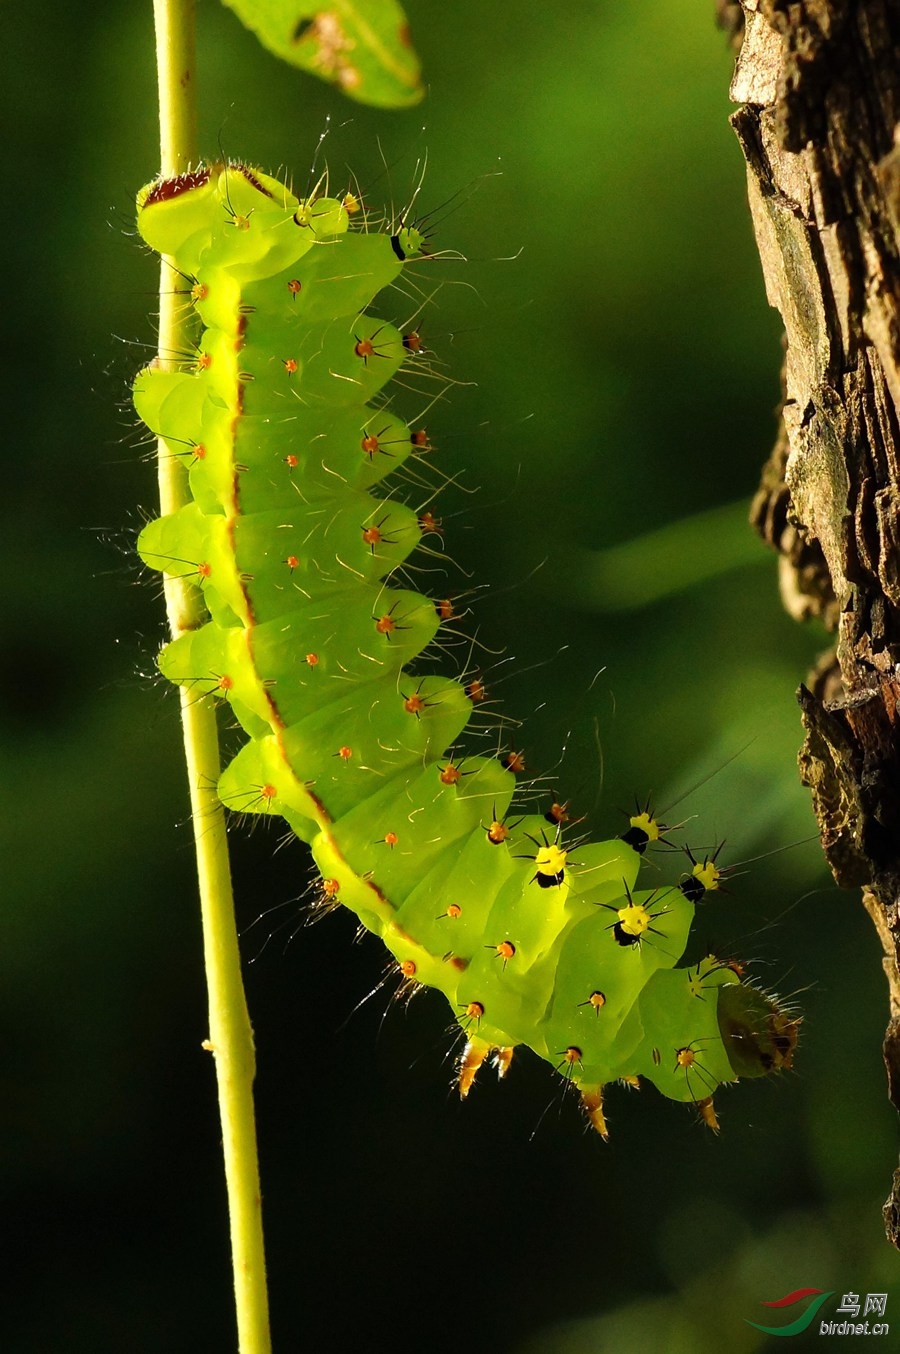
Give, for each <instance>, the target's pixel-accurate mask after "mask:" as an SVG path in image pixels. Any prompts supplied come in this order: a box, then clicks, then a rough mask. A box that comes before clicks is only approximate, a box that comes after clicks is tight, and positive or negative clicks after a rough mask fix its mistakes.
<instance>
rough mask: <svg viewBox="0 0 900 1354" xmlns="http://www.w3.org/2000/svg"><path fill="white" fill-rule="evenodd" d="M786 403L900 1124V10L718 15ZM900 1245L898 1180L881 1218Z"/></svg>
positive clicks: (783, 513) (794, 597) (790, 579)
mask: <svg viewBox="0 0 900 1354" xmlns="http://www.w3.org/2000/svg"><path fill="white" fill-rule="evenodd" d="M717 8H718V10H719V15H720V19H721V20H722V22H723V23H724V24H725V25H726V26H727V27H728V28H729V31H730V32H731V34H732V37H733V41H734V43H735V45H736V46H737V45H739V46H740V50H739V53H738V58H737V65H736V69H735V75H734V80H733V82H732V86H731V96H732V98H733V100H734V101H735V103H738V104H740V105H741V107H740V108H739V109H738V111H737V112H736V113H735V114H734V115H733V116H732V123H733V126H734V129H735V131H736V133H737V136H738V140H739V141H740V144H741V148H742V150H743V152H744V156H745V159H746V161H747V182H748V191H749V198H750V209H751V212H752V216H753V225H754V229H755V232H756V239H757V244H758V246H759V254H760V259H761V262H762V267H763V274H764V277H765V283H766V292H767V295H768V299H769V302H770V304H771V305H773V306H775V307H777V309H778V310H779V311H780V313H781V317H782V319H783V321H784V327H785V357H784V368H783V404H782V409H781V419H780V427H779V431H778V436H777V439H776V443H775V447H774V450H773V451H772V454H771V457H770V459H769V462H768V464H767V465H766V467H765V470H764V472H763V478H762V484H761V486H760V489H759V491H758V493H757V496H756V499H755V501H754V504H753V513H752V517H753V521H754V524H755V525H756V527H757V529H758V530H759V531H760V533H761V534H762V535H763V537H764V538H765V539H766V540H767V541H769V542H770V543H771V544H772V545H773V546H774V548H775V549H776V550H777V551H778V552H779V554H780V557H781V559H780V567H781V589H782V596H783V599H784V603H785V606H786V607H787V609H788V611H789V612H790V613H791V614H792V615H793V616H795V617H796V618H797V619H803V618H806V617H809V616H817V617H819V618H820V619H821V620H822V621H824V623H825V624H826V626H827V627H828V628H829V629H830V630H831V631H832V632H833V633H834V637H835V641H834V648H833V650H831V651H830V653H829V654H827V655H825V657H824V658H823V660H822V661H821V662H820V664H819V665H818V667H817V669H816V671H815V672H814V673H813V674H812V676H811V678H810V679H809V685H808V687H807V686H802V687H801V688H800V691H799V700H800V706H801V710H802V716H803V724H804V728H805V730H806V740H805V742H804V745H803V748H802V751H801V752H800V759H799V760H800V772H801V778H802V780H803V781H804V783H805V784H807V785H808V786H809V787H810V789H811V790H812V795H813V802H814V806H815V811H816V816H817V819H818V822H819V829H820V832H821V837H822V845H823V848H824V851H825V855H826V857H827V859H828V863H829V865H830V866H831V869H832V872H833V874H834V877H835V879H836V881H837V882H838V884H840V885H842V886H844V887H847V888H858V887H861V888H862V890H863V901H864V904H865V906H866V908H867V910H868V912H869V914H870V915H871V917H872V920H873V922H874V923H875V926H876V928H877V930H878V934H879V936H880V938H881V942H882V945H883V947H884V954H885V958H884V968H885V972H886V974H887V979H888V986H889V995H890V1020H889V1024H888V1028H887V1033H886V1036H885V1042H884V1060H885V1065H886V1068H887V1074H888V1092H889V1095H890V1098H891V1100H892V1102H893V1104H894V1105H895V1106H896V1107H897V1108H898V1109H900V241H898V230H900V0H741V5H740V8H741V9H742V10H743V25H742V24H741V22H740V20H741V16H740V14H739V13H738V6H737V4H736V3H734V0H717ZM884 1218H885V1226H886V1228H887V1234H888V1237H889V1239H890V1240H891V1241H892V1242H893V1244H894V1245H895V1246H898V1247H900V1169H898V1170H897V1171H896V1172H895V1175H894V1183H893V1188H892V1191H891V1194H890V1197H889V1198H888V1200H887V1203H886V1204H885V1208H884Z"/></svg>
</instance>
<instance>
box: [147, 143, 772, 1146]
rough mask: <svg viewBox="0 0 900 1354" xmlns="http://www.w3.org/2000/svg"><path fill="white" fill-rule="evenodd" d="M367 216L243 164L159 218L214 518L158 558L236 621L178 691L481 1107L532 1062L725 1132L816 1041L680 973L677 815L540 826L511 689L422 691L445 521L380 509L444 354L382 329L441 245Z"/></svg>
mask: <svg viewBox="0 0 900 1354" xmlns="http://www.w3.org/2000/svg"><path fill="white" fill-rule="evenodd" d="M358 206H359V204H358V202H357V201H356V199H355V198H353V197H352V196H351V195H348V197H347V198H345V199H344V200H343V201H338V200H336V199H333V198H329V197H327V196H318V195H317V194H315V193H314V194H313V195H312V196H311V197H309V198H307V199H298V198H297V197H295V196H294V194H293V193H292V192H291V191H290V189H289V188H287V187H286V186H285V185H284V184H283V183H280V182H278V181H277V180H275V179H273V178H270V177H268V176H267V175H265V174H263V173H261V172H259V171H258V170H255V169H249V168H247V167H246V166H245V165H241V164H230V165H222V164H217V165H214V166H212V167H210V168H204V167H201V168H199V169H197V170H196V171H193V172H191V173H189V174H184V175H181V176H179V177H177V178H170V179H160V180H156V181H154V182H153V183H151V184H149V185H148V186H147V187H145V188H144V189H143V190H142V191H141V193H140V194H139V195H138V225H139V229H140V232H141V234H142V236H143V237H144V239H145V240H146V241H147V242H148V244H149V245H151V246H152V248H153V249H155V250H157V251H158V252H159V253H161V254H164V255H167V256H168V257H169V258H170V260H171V262H172V264H173V267H174V268H175V269H176V270H177V271H178V272H179V273H180V274H181V275H182V276H183V277H185V278H186V279H188V283H187V288H186V290H187V291H188V292H189V298H190V303H191V304H193V306H194V307H195V309H196V312H197V315H198V316H199V319H200V321H201V323H202V326H203V329H202V334H201V335H200V337H199V342H198V347H197V350H196V352H195V353H192V354H190V355H187V356H186V357H185V360H184V363H183V369H182V370H180V371H176V372H173V371H163V370H160V369H159V368H158V367H155V366H153V365H151V366H149V367H147V368H146V369H145V370H143V371H142V372H140V374H139V375H138V377H137V380H136V382H135V386H134V402H135V406H136V408H137V411H138V413H139V415H140V417H141V418H142V419H143V421H144V422H145V423H146V424H147V425H148V427H149V428H150V429H151V430H152V431H153V432H154V433H156V434H157V435H158V436H160V437H162V438H163V439H164V440H165V442H166V444H167V446H168V449H169V451H170V452H171V454H172V455H174V456H178V457H181V458H182V459H183V460H184V461H185V462H187V463H188V464H189V465H190V484H191V492H192V495H193V502H191V503H190V504H189V505H188V506H186V507H184V508H182V509H181V510H180V511H178V512H176V513H174V514H172V515H171V516H167V517H163V518H160V519H158V520H156V521H153V522H150V523H149V524H148V525H147V526H146V528H145V529H144V531H143V532H142V533H141V537H140V542H139V551H140V554H141V556H142V558H143V559H144V561H145V562H146V563H147V564H149V565H150V566H152V567H153V568H155V569H159V570H163V571H165V572H166V573H168V574H172V575H177V576H188V577H191V578H193V579H194V580H196V581H197V582H199V584H200V585H201V587H202V589H203V593H204V597H205V601H206V605H207V608H208V610H209V614H210V617H211V619H210V620H209V622H208V623H207V624H205V625H203V626H202V628H201V629H199V630H197V631H195V632H192V633H190V634H187V635H184V636H182V637H181V638H179V639H178V640H176V641H175V642H174V643H171V644H169V645H168V647H167V648H165V649H164V650H163V653H162V655H161V657H160V668H161V670H162V671H163V673H164V674H165V675H166V676H167V677H168V678H169V679H170V680H171V681H173V682H177V683H182V684H187V685H190V686H191V687H192V688H193V689H195V690H197V691H198V692H201V693H214V694H216V695H218V696H221V697H222V698H223V699H225V700H227V701H228V703H229V705H230V707H231V710H232V712H233V714H234V715H235V716H236V718H237V719H238V720H239V722H240V724H241V725H242V726H243V728H244V729H245V730H246V732H247V734H248V735H249V740H248V742H247V743H246V745H245V746H244V747H243V748H242V750H241V751H240V752H239V753H238V755H237V756H236V757H235V758H234V760H233V761H232V762H231V764H230V765H229V766H228V767H227V768H226V769H225V771H224V772H223V774H222V776H221V779H220V782H219V793H220V796H221V798H222V800H223V802H224V803H225V804H226V805H228V806H229V807H231V808H233V809H236V810H239V811H242V812H255V813H265V814H279V815H281V816H282V817H283V818H285V819H286V820H287V822H288V823H289V824H290V826H291V828H292V829H293V830H294V832H295V833H296V834H297V836H298V837H300V838H302V839H303V840H304V841H306V842H308V843H309V845H310V847H311V850H312V855H313V858H314V860H315V862H316V865H317V867H318V869H319V872H320V884H319V889H320V892H321V897H322V899H323V901H325V902H326V903H328V904H332V903H338V902H339V903H342V904H343V905H345V906H346V907H349V908H351V909H352V910H353V912H354V913H355V914H356V915H357V917H358V918H359V920H360V921H361V922H362V924H363V925H364V926H365V927H367V928H368V929H369V930H370V931H373V932H375V933H376V934H377V935H379V936H380V937H381V938H382V940H383V941H384V943H385V945H386V946H387V948H388V950H389V951H390V953H391V955H392V956H393V962H394V965H395V968H396V972H397V974H398V978H399V982H400V983H401V985H403V986H405V987H406V988H408V989H413V988H416V987H418V986H420V985H421V986H426V987H435V988H438V989H439V990H440V991H441V992H443V993H444V995H445V996H446V998H447V1000H448V1001H449V1002H450V1005H451V1007H452V1009H453V1012H454V1015H455V1017H456V1019H457V1021H458V1022H459V1024H460V1026H461V1027H462V1029H463V1030H464V1031H465V1035H466V1044H465V1051H464V1053H463V1054H462V1057H461V1059H460V1064H459V1088H460V1091H461V1093H462V1094H463V1095H465V1094H466V1093H467V1092H468V1090H469V1088H470V1086H471V1083H472V1080H473V1077H474V1075H475V1073H476V1072H477V1070H478V1068H479V1066H480V1065H481V1064H482V1062H483V1061H484V1060H485V1058H486V1057H487V1056H488V1055H492V1056H493V1059H494V1061H495V1062H496V1064H497V1067H498V1069H499V1071H500V1074H501V1075H502V1074H503V1073H504V1072H505V1071H506V1068H507V1067H508V1065H509V1060H510V1058H511V1056H512V1051H513V1049H514V1047H515V1046H516V1045H517V1044H527V1045H528V1046H529V1047H530V1048H532V1049H533V1050H534V1051H535V1052H536V1053H537V1054H538V1055H539V1056H540V1057H542V1058H544V1059H545V1060H546V1061H547V1062H549V1063H550V1064H551V1066H553V1067H554V1068H555V1069H556V1070H557V1071H558V1072H560V1073H561V1074H562V1075H563V1076H564V1077H565V1078H566V1079H567V1080H568V1081H569V1082H571V1083H573V1084H574V1085H575V1086H577V1087H578V1088H579V1090H580V1092H581V1097H582V1102H583V1105H584V1107H585V1109H586V1112H587V1114H588V1117H589V1119H590V1121H591V1122H592V1123H593V1125H594V1127H595V1128H596V1129H597V1130H598V1131H599V1132H600V1133H601V1134H603V1135H604V1136H606V1122H605V1118H604V1114H603V1107H602V1090H603V1086H604V1084H605V1083H608V1082H611V1081H616V1080H620V1081H625V1082H630V1083H635V1082H636V1081H637V1079H638V1078H639V1077H645V1078H646V1079H648V1080H649V1081H652V1082H653V1083H654V1084H655V1085H656V1086H657V1087H658V1088H659V1090H660V1091H661V1092H662V1093H663V1094H664V1095H666V1096H669V1097H671V1098H672V1099H673V1100H678V1101H683V1102H692V1103H694V1104H696V1105H697V1106H699V1108H700V1111H701V1114H702V1116H703V1118H704V1119H705V1120H706V1122H707V1123H708V1124H710V1126H712V1127H716V1116H715V1111H714V1109H713V1105H712V1092H713V1090H714V1089H715V1088H716V1087H717V1086H718V1085H719V1084H720V1083H722V1082H731V1081H736V1080H737V1078H738V1076H761V1075H763V1074H764V1073H766V1072H768V1071H770V1070H772V1069H777V1068H780V1067H786V1066H789V1065H790V1061H791V1056H792V1052H793V1048H794V1044H795V1042H796V1032H797V1025H798V1021H797V1020H796V1019H793V1018H791V1016H790V1015H789V1014H788V1013H786V1012H785V1011H784V1010H783V1009H782V1008H781V1007H780V1006H779V1005H778V1003H777V1001H776V1000H775V998H773V997H771V996H770V995H768V994H766V993H763V992H761V991H760V990H759V989H757V988H755V987H753V986H751V985H749V984H747V983H746V982H744V981H743V980H742V971H741V966H740V965H737V964H731V963H722V962H719V960H717V959H716V958H715V957H714V956H712V955H709V956H707V957H706V958H704V959H702V960H701V961H700V963H699V964H695V965H693V966H692V967H681V968H676V967H675V965H676V963H677V962H678V960H679V958H680V957H681V956H682V955H683V953H684V950H685V947H686V944H687V940H688V933H689V930H690V926H691V921H692V919H693V915H694V908H695V905H696V904H697V903H698V902H699V901H700V900H701V899H702V897H703V896H704V894H705V893H706V892H707V891H709V890H713V889H715V888H716V887H717V886H718V883H719V878H720V871H719V869H718V867H717V866H716V864H715V860H714V858H713V859H710V858H706V859H703V860H700V861H696V860H694V858H693V857H690V861H691V868H690V870H688V871H687V872H686V873H685V874H684V876H683V878H682V879H681V881H680V883H677V884H675V885H673V886H671V887H665V888H657V889H653V890H646V889H644V890H637V889H636V883H637V876H638V871H639V867H640V865H641V859H642V855H643V853H644V850H645V848H646V847H647V845H648V844H649V843H651V842H653V841H656V840H657V839H659V838H660V837H661V836H662V833H663V832H664V831H665V829H664V828H663V827H662V825H661V824H659V823H657V822H656V820H655V819H654V818H653V816H652V815H651V814H650V812H649V810H648V811H644V812H637V813H636V814H635V815H634V817H633V818H632V819H631V823H630V825H629V828H628V831H627V832H626V833H625V834H624V835H623V836H622V837H620V838H617V839H615V840H611V841H602V842H589V841H584V840H579V839H578V838H577V837H572V832H573V828H574V825H572V824H570V825H569V826H567V823H568V814H567V812H566V808H565V806H562V805H559V804H555V805H553V806H551V807H550V808H549V809H548V811H547V813H546V814H544V815H542V814H537V813H535V812H533V811H529V806H528V805H527V804H525V805H523V806H521V807H518V806H516V804H517V801H516V785H515V772H516V771H517V770H521V769H522V767H523V762H522V759H521V756H520V755H519V754H517V753H512V754H510V755H509V756H508V757H507V758H506V764H504V762H503V761H502V760H501V759H500V758H499V757H497V758H495V757H487V756H483V755H476V754H470V753H468V752H466V750H465V744H464V743H463V742H461V739H462V738H463V735H464V730H465V729H466V726H467V724H469V722H470V720H471V719H472V715H473V710H474V708H475V707H476V705H477V704H478V703H479V700H480V699H482V698H483V696H484V694H485V693H484V687H483V683H482V681H481V679H480V678H477V677H476V678H475V679H473V680H469V681H468V682H467V681H465V679H464V680H463V681H462V682H458V681H454V680H451V679H448V678H444V677H438V676H434V675H430V674H426V675H419V674H418V673H416V672H415V671H414V670H413V669H412V665H414V663H415V660H416V659H417V657H418V656H420V655H422V654H423V652H424V651H425V650H427V649H428V647H429V645H431V644H432V643H433V642H434V641H435V639H436V637H437V636H439V634H440V631H441V627H442V625H444V624H445V623H446V621H447V619H448V617H449V616H450V615H452V605H451V604H450V603H448V602H446V601H435V600H432V599H430V598H428V597H425V596H423V595H421V594H420V593H418V592H414V591H411V590H409V589H408V588H404V587H402V586H398V585H397V583H396V580H397V578H398V571H399V570H400V568H401V566H402V565H403V563H404V561H405V560H407V559H408V558H409V556H410V555H411V553H412V552H413V551H414V550H415V549H416V547H417V546H418V545H419V544H420V542H421V540H422V537H423V535H425V534H427V533H428V532H429V531H433V530H434V529H435V526H436V522H435V519H434V518H433V516H432V515H431V514H430V513H424V514H422V515H421V516H420V515H419V514H418V513H417V512H416V511H414V510H413V509H412V508H410V507H408V506H407V505H406V504H405V503H403V502H401V501H399V500H398V499H397V498H395V497H392V496H391V493H390V490H389V489H388V491H387V492H385V491H384V489H383V488H382V494H381V496H379V495H378V494H376V493H375V492H373V490H374V489H375V486H380V485H381V484H382V482H383V481H384V480H385V479H386V478H387V477H390V476H391V475H392V474H394V473H395V472H396V471H397V470H398V469H399V467H401V466H402V465H403V463H404V461H406V460H407V458H410V457H422V456H424V455H425V454H426V452H427V451H428V449H429V448H428V440H427V435H426V434H425V432H424V431H421V430H417V429H413V428H410V427H409V426H408V425H407V424H406V423H404V422H403V421H402V420H401V419H400V418H399V417H398V415H397V414H396V413H395V412H394V411H393V408H392V407H391V405H390V404H389V403H388V401H387V400H386V399H385V397H384V395H383V394H382V393H381V392H382V391H383V390H384V387H385V386H386V384H387V383H388V381H389V380H390V379H391V377H392V376H393V375H394V374H395V373H396V372H397V371H398V370H399V368H400V367H401V366H402V365H403V364H404V362H406V361H407V360H408V359H410V356H411V354H414V353H415V352H416V351H417V348H418V346H419V344H418V336H417V335H415V334H413V335H406V336H405V337H404V335H402V334H401V333H400V332H399V330H398V329H396V328H395V327H394V326H393V325H391V324H388V323H386V322H384V321H383V320H381V319H378V318H376V317H375V316H373V315H371V314H369V313H367V310H366V307H367V306H369V305H370V304H371V302H372V301H373V299H374V298H375V297H376V295H377V294H378V293H379V292H381V291H382V290H383V289H384V288H386V287H389V286H390V285H391V284H392V283H394V282H395V281H396V280H397V279H398V278H399V277H400V275H401V274H402V272H403V270H404V268H406V267H407V266H408V263H409V262H410V261H415V260H416V259H419V260H422V259H425V258H427V256H428V246H427V241H426V239H425V237H424V235H423V233H422V232H421V231H420V230H419V229H417V227H416V225H415V224H414V223H412V222H408V221H406V220H404V219H401V220H400V221H399V222H395V223H393V224H392V225H391V226H389V228H388V229H387V230H384V231H373V230H371V229H367V228H366V222H365V219H364V217H363V218H362V228H357V229H350V218H351V215H354V214H356V212H357V209H358ZM448 749H449V751H448ZM514 806H516V807H514Z"/></svg>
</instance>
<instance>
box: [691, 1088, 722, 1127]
mask: <svg viewBox="0 0 900 1354" xmlns="http://www.w3.org/2000/svg"><path fill="white" fill-rule="evenodd" d="M694 1103H695V1105H696V1106H697V1109H698V1110H699V1112H700V1118H701V1119H702V1120H703V1122H704V1123H705V1124H706V1126H707V1128H711V1129H712V1131H713V1133H718V1131H719V1120H718V1118H717V1117H716V1107H715V1105H714V1104H713V1098H712V1096H711V1095H708V1096H706V1097H705V1098H704V1099H703V1100H696V1101H695V1102H694Z"/></svg>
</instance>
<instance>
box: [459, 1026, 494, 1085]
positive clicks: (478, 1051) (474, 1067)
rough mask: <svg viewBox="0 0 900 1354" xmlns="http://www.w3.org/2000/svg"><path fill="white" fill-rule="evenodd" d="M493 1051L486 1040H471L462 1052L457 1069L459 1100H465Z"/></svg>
mask: <svg viewBox="0 0 900 1354" xmlns="http://www.w3.org/2000/svg"><path fill="white" fill-rule="evenodd" d="M490 1051H491V1045H490V1044H488V1043H486V1042H485V1040H484V1039H469V1040H468V1041H467V1042H466V1046H465V1048H464V1049H463V1051H462V1057H461V1058H460V1060H459V1064H458V1068H457V1081H456V1084H457V1086H458V1087H459V1098H460V1100H465V1098H466V1096H467V1095H468V1094H469V1092H470V1091H471V1089H472V1083H473V1082H474V1080H475V1078H476V1076H477V1075H478V1069H479V1067H480V1066H481V1064H482V1063H483V1062H484V1060H485V1058H486V1057H487V1055H488V1054H489V1053H490Z"/></svg>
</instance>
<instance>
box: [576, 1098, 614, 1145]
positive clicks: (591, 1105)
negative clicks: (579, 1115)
mask: <svg viewBox="0 0 900 1354" xmlns="http://www.w3.org/2000/svg"><path fill="white" fill-rule="evenodd" d="M581 1107H582V1109H583V1110H584V1112H585V1114H586V1115H587V1118H588V1123H589V1124H590V1125H591V1128H593V1129H594V1131H595V1132H596V1133H599V1134H600V1137H601V1138H602V1139H603V1141H604V1142H608V1141H609V1129H608V1127H607V1124H606V1115H605V1114H604V1113H603V1088H602V1086H596V1087H593V1088H592V1089H591V1090H588V1091H582V1092H581Z"/></svg>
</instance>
